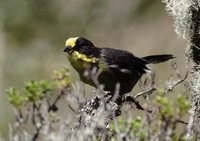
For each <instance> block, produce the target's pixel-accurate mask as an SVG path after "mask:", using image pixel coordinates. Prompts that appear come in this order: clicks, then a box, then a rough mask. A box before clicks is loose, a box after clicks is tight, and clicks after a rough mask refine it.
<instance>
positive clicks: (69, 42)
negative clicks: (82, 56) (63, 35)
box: [65, 37, 78, 47]
mask: <svg viewBox="0 0 200 141" xmlns="http://www.w3.org/2000/svg"><path fill="white" fill-rule="evenodd" d="M77 39H78V37H74V38H69V39H67V40H66V42H65V46H66V47H67V46H70V47H74V46H75V45H76V40H77Z"/></svg>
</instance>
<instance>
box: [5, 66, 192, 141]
mask: <svg viewBox="0 0 200 141" xmlns="http://www.w3.org/2000/svg"><path fill="white" fill-rule="evenodd" d="M149 78H150V77H148V78H147V79H149ZM153 79H154V78H150V79H149V80H144V83H142V82H141V84H140V85H141V87H142V89H143V90H144V88H145V87H148V86H149V87H153V89H151V88H148V89H149V91H147V90H144V92H143V93H139V94H137V95H136V96H135V97H131V96H122V97H121V96H117V97H118V98H117V99H113V98H112V97H110V96H109V95H108V96H106V94H105V93H104V92H103V91H101V90H98V91H97V92H96V96H94V97H93V98H92V99H88V98H86V97H82V96H81V94H74V92H73V89H72V87H71V86H72V85H71V81H70V72H69V69H68V68H63V69H61V70H59V71H55V73H54V80H53V82H48V81H44V80H42V81H39V82H38V81H30V82H27V83H26V84H25V86H24V88H23V90H22V92H20V91H18V90H16V89H15V88H10V89H8V90H7V96H8V100H9V102H10V103H11V104H12V105H13V107H14V108H15V109H16V111H17V112H16V123H17V124H16V125H17V126H16V127H14V126H13V127H12V128H13V129H12V130H14V131H15V132H14V133H13V134H12V136H10V140H14V138H15V137H17V138H18V140H25V139H26V140H47V141H54V140H55V141H56V140H80V141H81V140H93V141H99V140H111V141H120V140H138V141H144V140H172V141H177V140H181V141H184V140H185V136H186V133H187V118H186V117H187V116H188V111H189V109H190V107H191V106H190V103H189V102H188V101H187V100H186V99H185V96H183V95H177V96H176V100H175V101H172V100H170V99H169V97H168V96H167V95H170V94H169V91H167V92H168V93H167V95H166V93H165V91H164V90H162V88H157V89H156V88H155V85H154V83H152V82H151V81H153V82H154V81H155V80H153ZM148 83H150V85H148ZM152 84H153V85H152ZM167 84H169V83H167ZM170 88H171V87H170ZM173 88H174V87H173ZM74 89H75V91H76V89H77V88H76V87H75V88H74ZM161 90H162V91H161ZM171 91H172V90H171ZM172 92H173V91H172ZM56 93H58V94H56ZM83 93H84V92H83ZM152 94H156V95H157V96H155V97H154V98H153V100H150V101H149V100H148V99H149V97H150V95H152ZM174 94H175V93H174ZM83 95H84V94H83ZM140 96H144V100H143V101H144V104H140V103H141V101H138V100H137V98H138V97H140ZM63 97H65V99H66V100H67V103H65V104H66V105H69V104H70V105H71V104H73V105H74V103H76V104H75V105H77V106H76V107H78V108H72V106H70V105H69V108H70V109H71V110H72V111H73V112H74V114H75V117H76V120H75V121H71V120H70V118H71V117H72V115H71V114H69V113H68V114H67V115H68V116H67V117H64V116H63V114H60V113H59V112H60V111H61V112H62V111H63V107H62V108H59V106H58V105H59V103H61V100H62V99H63ZM128 105H129V106H128ZM133 105H135V107H136V108H134V107H133ZM127 106H128V107H127ZM130 106H131V107H130ZM22 109H23V110H22ZM137 110H139V112H140V116H139V115H136V116H135V115H134V114H133V113H134V112H135V111H137ZM64 111H65V112H66V110H65V109H64ZM124 111H126V112H124ZM30 125H31V126H32V127H34V128H35V131H31V130H30V131H29V126H30ZM18 129H20V130H18ZM71 129H72V130H71Z"/></svg>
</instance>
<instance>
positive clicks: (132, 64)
mask: <svg viewBox="0 0 200 141" xmlns="http://www.w3.org/2000/svg"><path fill="white" fill-rule="evenodd" d="M100 56H101V57H102V58H104V59H105V60H106V62H107V64H108V66H109V68H110V69H112V70H114V71H121V72H122V73H123V72H132V73H138V74H140V75H141V74H144V73H145V72H146V71H145V70H147V69H148V68H147V67H146V66H145V64H146V62H145V60H143V59H141V58H138V57H135V56H134V55H133V54H132V53H130V52H128V51H124V50H117V49H111V48H102V49H101V54H100Z"/></svg>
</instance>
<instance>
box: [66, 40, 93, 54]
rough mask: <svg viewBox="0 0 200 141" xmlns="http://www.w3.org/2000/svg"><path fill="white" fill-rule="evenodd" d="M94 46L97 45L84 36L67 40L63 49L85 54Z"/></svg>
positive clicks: (68, 51)
mask: <svg viewBox="0 0 200 141" xmlns="http://www.w3.org/2000/svg"><path fill="white" fill-rule="evenodd" d="M94 48H95V47H94V45H93V43H92V42H91V41H89V40H88V39H85V38H83V37H73V38H69V39H67V40H66V42H65V48H64V49H63V51H64V52H67V53H69V54H70V53H72V52H73V51H78V52H80V53H83V54H85V53H87V52H89V51H90V50H92V49H94Z"/></svg>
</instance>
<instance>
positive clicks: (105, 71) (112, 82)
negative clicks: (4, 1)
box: [63, 37, 174, 95]
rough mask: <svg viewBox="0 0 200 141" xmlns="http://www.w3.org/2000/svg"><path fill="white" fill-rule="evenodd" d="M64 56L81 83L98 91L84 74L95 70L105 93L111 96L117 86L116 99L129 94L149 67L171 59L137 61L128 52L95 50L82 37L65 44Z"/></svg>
mask: <svg viewBox="0 0 200 141" xmlns="http://www.w3.org/2000/svg"><path fill="white" fill-rule="evenodd" d="M63 52H65V53H67V54H68V55H67V57H68V60H69V62H70V64H71V65H72V67H73V68H74V69H75V70H76V71H77V72H78V74H79V76H80V79H81V81H82V82H84V83H86V84H89V85H91V86H93V87H96V88H98V86H97V83H96V82H94V79H92V77H86V75H85V72H86V71H88V70H92V69H94V68H95V70H96V72H98V76H97V82H98V84H102V85H103V86H104V91H107V92H110V94H111V95H112V94H113V95H114V93H115V91H116V84H119V92H118V93H119V95H124V94H126V93H129V92H131V91H132V89H133V88H134V86H135V85H136V84H137V82H138V80H139V79H140V78H141V77H142V75H143V74H145V73H146V72H147V71H148V70H149V68H148V67H147V66H146V65H148V64H157V63H162V62H166V61H168V60H170V59H173V58H174V56H173V55H171V54H162V55H150V56H146V57H141V58H140V57H136V56H135V55H134V54H132V53H131V52H128V51H125V50H119V49H114V48H100V47H96V46H95V45H94V44H93V43H92V42H91V41H90V40H88V39H86V38H84V37H70V38H68V39H67V40H66V41H65V47H64V49H63Z"/></svg>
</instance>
